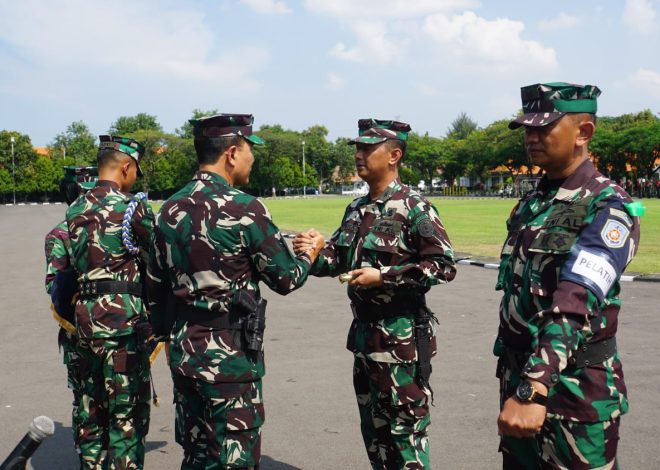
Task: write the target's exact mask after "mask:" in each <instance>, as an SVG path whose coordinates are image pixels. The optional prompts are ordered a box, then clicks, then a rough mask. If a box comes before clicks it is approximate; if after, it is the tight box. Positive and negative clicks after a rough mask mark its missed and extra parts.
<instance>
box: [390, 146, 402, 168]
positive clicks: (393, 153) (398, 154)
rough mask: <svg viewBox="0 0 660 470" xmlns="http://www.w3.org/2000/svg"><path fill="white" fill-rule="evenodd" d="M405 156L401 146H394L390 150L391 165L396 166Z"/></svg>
mask: <svg viewBox="0 0 660 470" xmlns="http://www.w3.org/2000/svg"><path fill="white" fill-rule="evenodd" d="M401 158H403V152H402V151H401V149H399V148H393V149H392V150H390V161H389V164H390V165H394V166H396V165H397V164H398V163H399V160H401Z"/></svg>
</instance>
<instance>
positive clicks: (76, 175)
mask: <svg viewBox="0 0 660 470" xmlns="http://www.w3.org/2000/svg"><path fill="white" fill-rule="evenodd" d="M98 175H99V169H98V168H97V167H95V166H65V167H64V177H63V178H62V183H63V184H67V183H77V184H78V186H79V187H80V189H81V190H83V191H89V190H90V189H92V188H93V187H94V186H96V182H97V181H98V179H99V178H98Z"/></svg>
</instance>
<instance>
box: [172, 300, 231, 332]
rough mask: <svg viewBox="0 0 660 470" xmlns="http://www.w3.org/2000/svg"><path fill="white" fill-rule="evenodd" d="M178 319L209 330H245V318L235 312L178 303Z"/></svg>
mask: <svg viewBox="0 0 660 470" xmlns="http://www.w3.org/2000/svg"><path fill="white" fill-rule="evenodd" d="M176 316H177V319H178V318H180V319H182V320H185V321H186V322H187V323H189V324H192V325H201V326H205V327H207V328H216V329H223V330H240V329H242V328H243V317H242V316H241V315H240V313H238V312H235V311H229V312H218V311H213V310H208V309H205V308H199V307H193V306H192V305H188V304H184V303H182V302H177V306H176Z"/></svg>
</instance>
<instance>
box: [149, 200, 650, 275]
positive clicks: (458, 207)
mask: <svg viewBox="0 0 660 470" xmlns="http://www.w3.org/2000/svg"><path fill="white" fill-rule="evenodd" d="M263 201H264V203H265V204H266V206H268V209H269V210H270V211H271V214H272V216H273V220H274V221H275V223H276V224H277V226H278V227H279V228H280V229H282V230H287V231H301V230H306V229H308V228H310V227H314V228H315V229H317V230H318V231H320V232H321V233H323V234H324V235H325V236H326V237H328V236H330V235H331V234H332V232H334V231H335V229H336V228H337V227H338V225H339V222H340V221H341V217H342V216H343V215H344V210H345V209H346V206H347V205H348V203H350V202H351V198H348V197H314V196H310V197H307V198H305V199H302V198H295V199H293V198H286V199H282V198H278V199H271V198H266V199H263ZM432 201H433V203H434V204H435V205H436V207H437V208H438V210H439V211H440V217H441V218H442V220H443V222H444V224H445V227H446V228H447V232H448V233H449V236H450V238H451V241H452V244H453V246H454V249H455V250H456V251H457V252H459V253H461V254H469V255H471V256H474V257H480V256H481V257H491V258H497V257H499V253H500V248H501V247H502V242H503V241H504V237H505V235H506V230H505V227H504V223H505V221H506V219H507V217H508V216H509V213H510V212H511V209H512V207H513V205H514V204H515V203H516V201H515V200H514V199H474V200H471V199H445V198H432ZM642 202H643V203H644V205H645V206H646V215H645V216H644V217H643V218H642V237H641V241H640V246H639V251H638V252H637V256H636V257H635V259H634V260H633V262H632V263H631V265H630V266H629V267H628V270H627V272H628V273H644V274H648V273H660V200H658V199H643V200H642ZM158 208H159V207H158V205H156V204H154V210H157V209H158Z"/></svg>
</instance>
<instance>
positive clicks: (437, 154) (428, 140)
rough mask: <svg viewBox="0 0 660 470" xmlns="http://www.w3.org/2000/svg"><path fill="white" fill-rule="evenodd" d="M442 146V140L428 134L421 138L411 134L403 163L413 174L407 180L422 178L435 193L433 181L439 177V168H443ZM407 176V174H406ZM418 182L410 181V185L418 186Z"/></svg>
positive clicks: (407, 176)
mask: <svg viewBox="0 0 660 470" xmlns="http://www.w3.org/2000/svg"><path fill="white" fill-rule="evenodd" d="M442 153H443V149H442V144H441V139H438V138H436V137H431V136H430V135H429V134H428V133H426V134H424V135H423V136H420V135H419V134H415V133H414V132H411V133H410V134H409V137H408V145H407V149H406V156H405V157H404V159H403V163H404V164H405V166H406V167H408V168H410V169H411V170H412V173H410V174H408V175H406V176H405V177H406V178H414V176H415V175H418V176H420V177H421V178H419V179H423V180H424V181H425V182H426V183H427V184H428V185H429V188H430V190H431V192H433V185H432V181H433V179H434V178H436V177H437V176H438V168H440V167H441V166H442V156H443V155H442ZM404 174H405V173H404ZM402 178H403V177H402ZM419 179H417V181H412V180H411V181H408V183H409V184H417V183H419Z"/></svg>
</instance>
